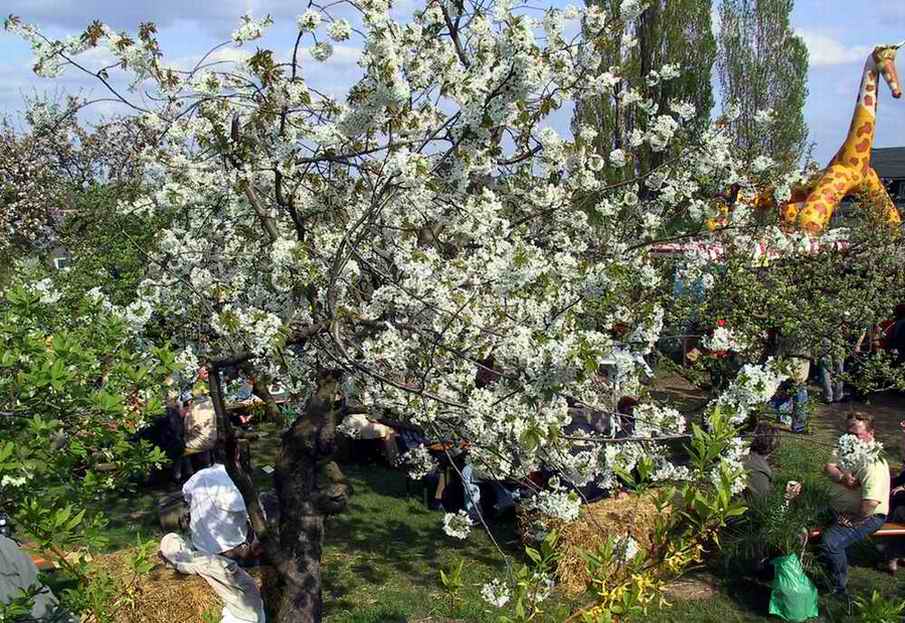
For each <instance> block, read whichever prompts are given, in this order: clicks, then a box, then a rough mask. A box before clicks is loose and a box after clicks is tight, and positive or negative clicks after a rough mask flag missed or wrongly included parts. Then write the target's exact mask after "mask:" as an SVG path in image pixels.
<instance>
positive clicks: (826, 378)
mask: <svg viewBox="0 0 905 623" xmlns="http://www.w3.org/2000/svg"><path fill="white" fill-rule="evenodd" d="M819 370H820V386H821V387H822V388H823V399H824V400H826V401H827V402H835V401H838V400H842V390H843V386H842V374H843V373H844V372H845V364H844V362H843V360H842V359H840V358H838V357H822V358H821V359H820V367H819Z"/></svg>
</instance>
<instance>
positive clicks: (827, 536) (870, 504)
mask: <svg viewBox="0 0 905 623" xmlns="http://www.w3.org/2000/svg"><path fill="white" fill-rule="evenodd" d="M846 424H847V428H848V432H849V433H850V434H852V435H855V436H856V437H858V438H859V439H861V440H863V441H873V439H874V423H873V418H872V417H871V416H869V415H867V414H863V413H859V412H852V413H851V414H850V415H849V416H848V419H847V421H846ZM824 472H825V473H826V475H827V476H828V477H829V478H830V480H832V481H833V483H835V485H836V486H835V487H834V490H833V501H832V507H833V511H834V513H835V516H836V517H835V521H834V522H833V524H832V525H831V526H830V527H829V528H827V529H826V530H824V532H823V538H822V539H821V541H820V550H821V554H822V555H823V557H824V558H825V560H826V562H827V564H828V566H829V570H830V575H831V577H832V579H833V594H834V595H843V596H847V595H848V593H847V591H846V586H847V583H848V558H847V557H846V554H845V550H846V549H847V548H848V547H849V546H850V545H852V544H853V543H857V542H858V541H862V540H864V539H866V538H867V537H868V536H870V535H871V534H873V533H874V532H876V531H877V530H878V529H880V528H881V527H882V526H883V524H884V523H885V522H886V515H887V514H888V512H889V465H887V463H886V461H885V460H884V459H882V458H879V459H877V460H874V461H872V462H870V463H869V464H868V465H864V466H863V467H861V468H860V469H858V471H857V472H856V473H850V472H847V471H845V470H843V469H842V468H840V467H839V466H838V465H836V464H834V463H827V465H826V466H825V467H824Z"/></svg>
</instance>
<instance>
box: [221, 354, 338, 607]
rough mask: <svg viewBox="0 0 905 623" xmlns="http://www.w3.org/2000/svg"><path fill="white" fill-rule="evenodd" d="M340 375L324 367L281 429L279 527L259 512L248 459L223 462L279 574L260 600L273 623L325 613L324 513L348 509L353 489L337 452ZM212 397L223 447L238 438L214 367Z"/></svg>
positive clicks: (277, 478)
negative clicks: (302, 406) (291, 419)
mask: <svg viewBox="0 0 905 623" xmlns="http://www.w3.org/2000/svg"><path fill="white" fill-rule="evenodd" d="M340 375H341V373H340V372H338V371H328V372H326V373H322V374H321V376H320V378H319V379H318V386H317V389H316V391H315V393H314V395H313V396H312V397H311V399H310V400H309V401H308V403H307V405H306V407H305V410H304V412H303V413H302V415H300V416H299V417H298V418H297V419H296V420H295V421H294V422H293V423H292V424H291V426H290V427H289V429H288V430H287V431H286V432H285V433H284V434H283V444H282V449H281V451H280V457H279V459H278V461H277V468H276V471H275V472H274V476H273V480H274V487H275V489H276V494H277V497H278V499H279V503H280V525H279V529H278V530H276V531H275V530H274V529H273V526H271V525H269V524H268V523H267V522H266V521H265V519H264V514H263V512H262V510H261V506H260V501H259V499H258V491H257V487H256V486H255V484H254V480H253V479H252V477H251V470H250V465H249V463H248V462H244V463H243V462H242V461H240V462H239V463H238V464H237V463H236V462H234V461H233V460H227V461H226V469H227V472H228V473H229V476H230V478H232V480H233V482H235V483H236V486H237V487H238V488H239V491H241V492H242V497H243V499H244V500H245V505H246V507H247V508H248V514H249V519H250V521H251V524H252V527H253V528H254V530H255V532H256V533H257V535H258V538H259V539H260V540H261V543H262V545H263V546H264V553H265V556H266V558H267V561H268V562H269V563H270V564H271V565H273V566H274V568H275V569H276V571H277V574H278V576H279V584H280V585H279V586H278V587H274V588H275V589H276V590H271V587H269V586H268V587H267V589H268V590H266V591H265V599H267V598H269V597H270V596H271V595H273V596H274V597H272V598H269V600H268V601H267V603H266V604H265V605H266V606H267V609H268V611H269V612H270V618H269V619H268V620H270V621H273V622H274V623H320V621H321V619H322V617H323V602H322V599H321V572H320V561H321V553H322V549H323V540H324V517H326V516H327V515H331V514H335V513H338V512H341V511H342V510H344V509H345V507H346V504H347V502H348V498H349V495H350V493H351V490H350V487H349V486H348V484H347V483H346V481H345V478H344V477H343V474H342V472H341V471H340V469H339V466H338V465H337V464H336V463H335V462H333V460H332V457H333V454H334V452H335V451H336V418H337V417H339V416H340V410H341V402H340V400H339V398H340V394H339V381H340ZM209 378H210V379H211V381H210V383H211V390H212V391H211V395H212V398H213V401H214V409H215V411H216V412H217V420H218V428H219V431H218V432H219V434H220V436H221V439H224V440H225V441H226V445H227V448H229V447H231V446H232V445H234V444H235V437H234V435H233V432H232V429H231V427H230V425H229V419H228V418H227V417H226V415H225V411H226V410H225V407H224V405H223V401H222V392H221V388H220V383H219V376H218V372H217V370H216V368H215V369H213V370H211V374H210V376H209Z"/></svg>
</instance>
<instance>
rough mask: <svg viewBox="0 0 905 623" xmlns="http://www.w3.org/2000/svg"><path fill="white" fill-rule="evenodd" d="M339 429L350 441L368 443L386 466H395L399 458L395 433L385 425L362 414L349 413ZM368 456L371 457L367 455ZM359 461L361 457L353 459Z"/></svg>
mask: <svg viewBox="0 0 905 623" xmlns="http://www.w3.org/2000/svg"><path fill="white" fill-rule="evenodd" d="M341 427H342V429H343V430H344V431H346V432H347V434H348V435H349V436H350V437H352V439H358V440H362V441H365V442H368V444H369V445H373V446H374V448H373V449H374V450H376V452H377V453H378V454H379V455H380V456H381V457H383V459H384V460H385V461H386V462H387V464H388V465H391V466H392V465H395V464H396V459H397V458H398V456H399V450H398V444H397V441H396V436H397V434H396V431H395V430H394V429H393V428H392V427H390V426H387V425H386V424H381V423H380V422H377V421H375V420H372V419H370V418H368V416H366V415H364V414H363V413H350V414H349V415H347V416H346V417H345V418H344V419H343V421H342V424H341ZM368 456H373V455H372V454H368ZM353 458H355V459H359V460H360V459H361V458H362V457H361V456H358V457H353Z"/></svg>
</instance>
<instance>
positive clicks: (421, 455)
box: [398, 444, 438, 480]
mask: <svg viewBox="0 0 905 623" xmlns="http://www.w3.org/2000/svg"><path fill="white" fill-rule="evenodd" d="M398 462H399V465H400V466H404V467H406V468H407V469H408V474H409V478H411V479H412V480H421V479H422V478H424V477H425V476H427V475H428V474H430V473H431V472H433V471H434V470H435V469H436V468H437V465H438V464H437V460H436V459H435V458H434V457H433V455H431V453H430V451H429V450H428V449H427V448H426V447H425V446H424V444H419V445H417V446H415V447H414V448H412V449H411V450H409V451H408V452H406V453H405V454H403V455H402V456H400V457H399V458H398Z"/></svg>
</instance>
